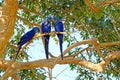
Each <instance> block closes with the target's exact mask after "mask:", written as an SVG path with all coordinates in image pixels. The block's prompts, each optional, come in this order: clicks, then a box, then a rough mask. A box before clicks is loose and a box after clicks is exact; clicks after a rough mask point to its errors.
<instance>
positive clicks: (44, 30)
mask: <svg viewBox="0 0 120 80" xmlns="http://www.w3.org/2000/svg"><path fill="white" fill-rule="evenodd" d="M50 32H51V24H50V23H47V24H45V22H44V23H42V33H50ZM49 38H50V36H49V35H46V36H44V39H45V53H46V58H47V59H49V55H48V52H49V46H48V45H49Z"/></svg>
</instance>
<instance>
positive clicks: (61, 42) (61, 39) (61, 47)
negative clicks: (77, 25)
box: [59, 38, 63, 60]
mask: <svg viewBox="0 0 120 80" xmlns="http://www.w3.org/2000/svg"><path fill="white" fill-rule="evenodd" d="M62 44H63V38H59V45H60V52H61V58H62V60H63V46H62Z"/></svg>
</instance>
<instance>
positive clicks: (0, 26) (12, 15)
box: [0, 0, 18, 58]
mask: <svg viewBox="0 0 120 80" xmlns="http://www.w3.org/2000/svg"><path fill="white" fill-rule="evenodd" d="M17 9H18V1H17V0H4V5H3V8H2V15H0V40H1V41H0V57H1V58H3V57H4V54H3V52H4V50H5V48H6V45H7V43H8V41H9V39H10V38H11V36H12V34H13V31H14V26H15V21H16V14H17Z"/></svg>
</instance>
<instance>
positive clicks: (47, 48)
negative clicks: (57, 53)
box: [45, 39, 49, 59]
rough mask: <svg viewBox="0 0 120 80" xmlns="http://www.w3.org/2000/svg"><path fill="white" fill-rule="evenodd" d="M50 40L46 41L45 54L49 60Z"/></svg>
mask: <svg viewBox="0 0 120 80" xmlns="http://www.w3.org/2000/svg"><path fill="white" fill-rule="evenodd" d="M48 45H49V39H45V53H46V58H47V59H49V55H48V50H49V47H48Z"/></svg>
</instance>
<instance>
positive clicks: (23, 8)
mask: <svg viewBox="0 0 120 80" xmlns="http://www.w3.org/2000/svg"><path fill="white" fill-rule="evenodd" d="M18 8H19V9H22V10H24V11H27V12H30V13H34V14H37V15H39V16H41V17H43V15H42V14H41V13H39V12H36V11H32V10H29V9H27V8H25V7H23V5H19V6H18Z"/></svg>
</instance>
